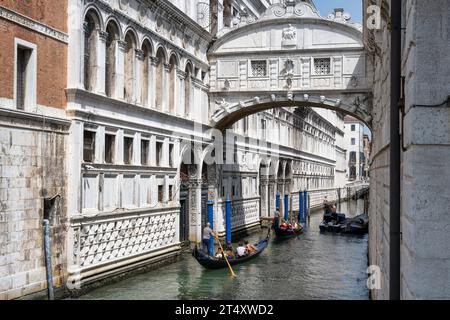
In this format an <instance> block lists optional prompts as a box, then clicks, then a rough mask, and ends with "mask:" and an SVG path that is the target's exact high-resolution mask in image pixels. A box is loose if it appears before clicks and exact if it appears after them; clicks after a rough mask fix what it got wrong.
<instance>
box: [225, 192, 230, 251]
mask: <svg viewBox="0 0 450 320" xmlns="http://www.w3.org/2000/svg"><path fill="white" fill-rule="evenodd" d="M225 211H226V212H225V224H226V229H227V230H226V238H227V239H226V240H227V244H228V243H231V200H230V199H227V201H226V205H225Z"/></svg>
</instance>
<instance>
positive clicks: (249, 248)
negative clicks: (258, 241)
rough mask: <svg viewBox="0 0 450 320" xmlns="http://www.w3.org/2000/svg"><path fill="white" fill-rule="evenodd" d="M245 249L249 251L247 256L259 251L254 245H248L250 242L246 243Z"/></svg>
mask: <svg viewBox="0 0 450 320" xmlns="http://www.w3.org/2000/svg"><path fill="white" fill-rule="evenodd" d="M245 249H246V250H247V254H253V253H255V252H257V251H258V249H257V248H256V247H255V246H254V245H252V244H250V243H248V241H245Z"/></svg>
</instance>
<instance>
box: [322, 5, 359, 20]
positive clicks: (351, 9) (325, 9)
mask: <svg viewBox="0 0 450 320" xmlns="http://www.w3.org/2000/svg"><path fill="white" fill-rule="evenodd" d="M314 3H315V4H316V7H317V9H318V10H319V12H320V15H321V16H322V17H326V16H327V15H328V14H329V13H331V12H333V11H334V8H344V11H346V12H348V13H350V14H351V16H352V20H351V21H354V22H359V23H361V20H362V18H361V16H362V0H314Z"/></svg>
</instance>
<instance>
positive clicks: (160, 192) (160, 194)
mask: <svg viewBox="0 0 450 320" xmlns="http://www.w3.org/2000/svg"><path fill="white" fill-rule="evenodd" d="M163 201H164V186H163V185H159V186H158V202H159V203H162V202H163Z"/></svg>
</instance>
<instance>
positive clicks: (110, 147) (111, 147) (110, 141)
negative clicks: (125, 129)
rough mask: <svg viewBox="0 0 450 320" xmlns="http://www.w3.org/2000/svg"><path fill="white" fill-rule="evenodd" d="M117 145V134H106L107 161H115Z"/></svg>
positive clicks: (109, 162)
mask: <svg viewBox="0 0 450 320" xmlns="http://www.w3.org/2000/svg"><path fill="white" fill-rule="evenodd" d="M115 146H116V136H115V135H112V134H106V135H105V163H108V164H111V163H114V153H115Z"/></svg>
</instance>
